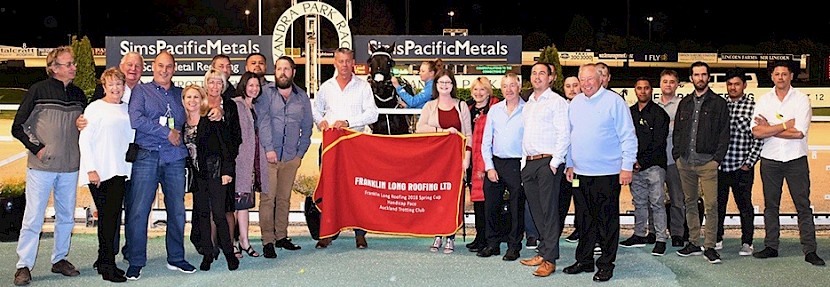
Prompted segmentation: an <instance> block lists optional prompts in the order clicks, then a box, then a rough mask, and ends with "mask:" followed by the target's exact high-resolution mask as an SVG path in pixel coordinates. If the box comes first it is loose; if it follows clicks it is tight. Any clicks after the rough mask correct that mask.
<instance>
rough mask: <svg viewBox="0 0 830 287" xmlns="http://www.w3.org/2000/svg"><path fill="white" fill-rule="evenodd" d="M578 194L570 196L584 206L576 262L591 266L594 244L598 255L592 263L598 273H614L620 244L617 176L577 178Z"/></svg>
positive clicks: (618, 181)
mask: <svg viewBox="0 0 830 287" xmlns="http://www.w3.org/2000/svg"><path fill="white" fill-rule="evenodd" d="M577 178H579V181H580V185H579V191H578V192H574V199H575V201H577V202H584V203H585V207H586V209H585V214H584V216H585V218H584V219H583V221H582V222H583V223H584V225H582V226H581V227H580V228H581V230H580V236H579V244H577V246H576V261H577V262H579V263H582V264H591V263H594V245H595V244H596V243H597V242H598V243H599V246H600V247H601V248H602V255H600V257H599V259H597V261H596V266H597V267H598V268H599V269H611V270H613V269H614V261H616V260H617V247H618V242H617V241H619V240H620V189H621V186H620V175H619V174H614V175H605V176H584V175H578V176H577ZM577 207H578V206H577Z"/></svg>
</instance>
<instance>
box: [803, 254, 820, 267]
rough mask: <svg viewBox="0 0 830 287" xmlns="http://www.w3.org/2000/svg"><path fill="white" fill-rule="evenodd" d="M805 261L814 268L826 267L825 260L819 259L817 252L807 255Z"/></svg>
mask: <svg viewBox="0 0 830 287" xmlns="http://www.w3.org/2000/svg"><path fill="white" fill-rule="evenodd" d="M804 261H807V262H810V264H813V266H824V260H822V259H821V257H818V254H816V253H815V252H810V253H807V255H806V256H804Z"/></svg>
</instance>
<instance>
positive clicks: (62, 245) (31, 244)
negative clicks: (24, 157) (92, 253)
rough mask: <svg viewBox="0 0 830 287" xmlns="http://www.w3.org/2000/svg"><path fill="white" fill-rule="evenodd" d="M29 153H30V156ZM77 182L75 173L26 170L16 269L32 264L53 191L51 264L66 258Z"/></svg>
mask: <svg viewBox="0 0 830 287" xmlns="http://www.w3.org/2000/svg"><path fill="white" fill-rule="evenodd" d="M29 156H32V155H29ZM77 185H78V172H77V171H76V172H51V171H42V170H35V169H31V168H30V169H28V170H27V172H26V210H25V211H24V212H23V225H22V227H21V228H20V237H19V238H18V240H17V256H18V258H19V260H18V261H17V268H23V267H28V268H29V270H31V269H32V268H33V267H34V266H35V259H36V258H37V249H38V246H39V244H40V232H41V229H43V218H44V215H45V213H46V204H47V203H49V194H50V193H52V189H53V188H54V190H55V193H54V196H55V200H54V202H55V203H54V205H55V247H54V248H53V249H52V258H51V260H52V264H54V263H57V262H58V261H61V260H63V259H65V258H66V256H67V255H68V254H69V243H70V237H71V236H72V227H74V226H75V194H76V192H77Z"/></svg>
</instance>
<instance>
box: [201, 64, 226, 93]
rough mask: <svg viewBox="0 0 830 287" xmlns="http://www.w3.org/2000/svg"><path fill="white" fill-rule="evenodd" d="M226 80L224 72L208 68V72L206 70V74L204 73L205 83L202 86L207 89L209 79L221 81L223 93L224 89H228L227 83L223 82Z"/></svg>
mask: <svg viewBox="0 0 830 287" xmlns="http://www.w3.org/2000/svg"><path fill="white" fill-rule="evenodd" d="M226 78H227V77H226V75H225V72H222V71H221V70H219V69H216V68H210V70H208V71H207V73H205V83H204V84H205V86H206V87H207V84H208V80H210V79H221V80H222V91H223V92H224V91H225V89H227V88H228V81H227V80H225V79H226Z"/></svg>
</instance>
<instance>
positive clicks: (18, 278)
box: [14, 267, 32, 286]
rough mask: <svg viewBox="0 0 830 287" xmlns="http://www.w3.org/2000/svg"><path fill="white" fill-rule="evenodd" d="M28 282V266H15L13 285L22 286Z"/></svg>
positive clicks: (30, 278) (30, 276) (30, 274)
mask: <svg viewBox="0 0 830 287" xmlns="http://www.w3.org/2000/svg"><path fill="white" fill-rule="evenodd" d="M29 283H32V273H31V272H29V268H28V267H23V268H17V272H14V285H15V286H24V285H29Z"/></svg>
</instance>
